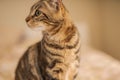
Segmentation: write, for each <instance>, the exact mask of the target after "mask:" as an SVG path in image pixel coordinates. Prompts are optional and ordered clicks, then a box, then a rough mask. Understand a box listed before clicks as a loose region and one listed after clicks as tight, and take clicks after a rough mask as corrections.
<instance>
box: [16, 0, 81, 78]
mask: <svg viewBox="0 0 120 80" xmlns="http://www.w3.org/2000/svg"><path fill="white" fill-rule="evenodd" d="M26 22H27V24H28V26H29V27H30V28H32V29H33V30H38V31H39V30H40V29H42V33H43V39H42V40H41V41H40V42H38V43H36V44H35V45H32V46H31V47H30V48H28V50H27V51H26V53H25V54H24V55H23V56H22V58H21V59H20V61H19V64H18V66H17V69H16V76H15V80H75V78H76V76H77V73H78V68H79V50H80V41H79V32H78V30H77V28H76V27H75V25H74V24H73V22H72V20H71V18H70V16H69V12H68V11H67V10H66V8H65V7H64V5H63V3H62V1H61V0H40V1H38V2H37V3H35V4H34V5H33V6H32V8H31V12H30V14H29V16H28V17H27V18H26Z"/></svg>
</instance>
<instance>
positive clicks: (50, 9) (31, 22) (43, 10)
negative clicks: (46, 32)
mask: <svg viewBox="0 0 120 80" xmlns="http://www.w3.org/2000/svg"><path fill="white" fill-rule="evenodd" d="M64 13H65V8H64V5H63V4H62V0H39V1H38V2H37V3H35V4H34V5H33V6H32V7H31V11H30V14H29V16H28V17H27V18H26V22H27V24H28V26H29V27H30V28H32V29H39V28H40V29H41V27H42V28H44V29H46V28H47V29H49V28H51V27H56V26H57V25H59V24H60V22H61V21H62V20H64Z"/></svg>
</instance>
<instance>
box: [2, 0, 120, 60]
mask: <svg viewBox="0 0 120 80" xmlns="http://www.w3.org/2000/svg"><path fill="white" fill-rule="evenodd" d="M63 1H64V3H65V5H66V6H67V8H68V10H69V11H70V13H71V16H72V18H73V20H74V22H75V23H76V25H77V26H78V27H79V29H80V32H81V37H82V41H83V43H84V44H89V45H90V46H93V47H95V48H97V49H100V50H102V51H105V52H107V53H108V54H110V55H112V56H114V57H115V58H117V59H120V42H119V41H120V1H119V0H63ZM34 2H36V0H0V49H1V51H4V50H3V49H5V48H9V46H11V45H13V44H15V42H16V41H17V39H18V37H19V34H21V33H23V31H22V29H23V30H24V28H27V27H26V26H27V25H26V23H25V20H24V19H25V18H26V16H27V15H28V13H29V9H30V6H31V5H32V4H34ZM0 54H2V53H0Z"/></svg>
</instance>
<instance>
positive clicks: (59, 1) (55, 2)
mask: <svg viewBox="0 0 120 80" xmlns="http://www.w3.org/2000/svg"><path fill="white" fill-rule="evenodd" d="M50 1H51V3H52V5H53V6H54V7H55V8H56V9H57V10H59V8H60V5H61V4H62V0H50Z"/></svg>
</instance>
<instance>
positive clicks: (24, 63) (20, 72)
mask: <svg viewBox="0 0 120 80" xmlns="http://www.w3.org/2000/svg"><path fill="white" fill-rule="evenodd" d="M39 43H40V42H39ZM39 47H40V46H39ZM39 49H40V48H39ZM38 51H39V50H38V43H37V44H34V45H32V46H31V47H29V48H28V49H27V51H26V52H25V53H24V55H23V56H22V57H21V59H20V60H19V63H18V66H17V68H16V72H15V73H16V77H15V80H28V79H30V80H40V75H39V74H40V73H39V68H38V63H37V62H38V60H37V59H38ZM38 75H39V76H38Z"/></svg>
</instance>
